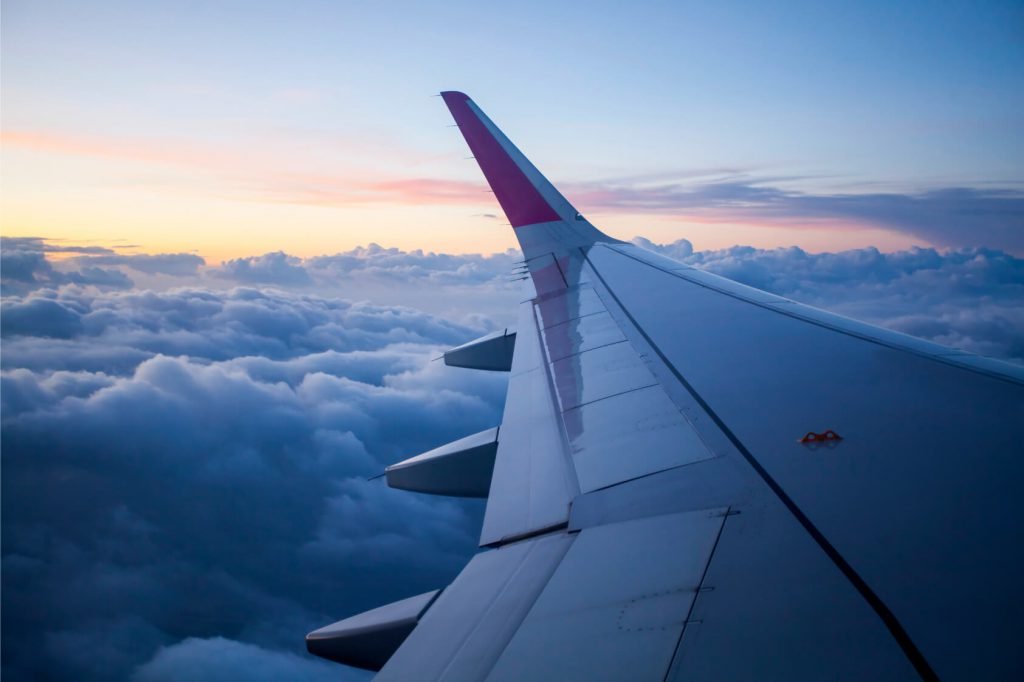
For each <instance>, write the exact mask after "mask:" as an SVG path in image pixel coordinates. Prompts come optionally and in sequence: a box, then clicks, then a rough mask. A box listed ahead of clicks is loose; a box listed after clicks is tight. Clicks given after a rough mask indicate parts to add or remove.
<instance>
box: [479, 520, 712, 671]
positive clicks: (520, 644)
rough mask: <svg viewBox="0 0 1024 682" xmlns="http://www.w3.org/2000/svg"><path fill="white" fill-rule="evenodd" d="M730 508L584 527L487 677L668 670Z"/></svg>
mask: <svg viewBox="0 0 1024 682" xmlns="http://www.w3.org/2000/svg"><path fill="white" fill-rule="evenodd" d="M724 515H725V510H724V509H718V510H707V511H702V512H690V513H684V514H671V515H666V516H659V517H652V518H645V519H637V520H633V521H626V522H623V523H617V524H610V525H605V526H601V527H597V528H588V529H585V530H583V532H581V533H580V534H579V537H578V538H577V539H576V541H575V543H574V544H573V546H572V547H571V548H570V549H569V552H568V553H567V554H566V556H565V558H564V559H562V562H561V564H560V565H559V567H558V569H557V570H556V571H555V573H554V575H552V577H551V580H550V581H549V583H548V585H547V586H546V587H545V588H544V591H543V592H542V593H541V595H540V596H539V597H538V598H537V601H536V603H535V604H534V605H533V608H531V609H530V613H529V614H528V615H527V616H526V619H525V620H524V621H523V623H522V625H520V627H519V629H518V630H517V631H516V634H515V636H514V637H513V638H512V640H511V641H510V642H509V644H508V646H507V647H506V648H505V651H504V653H503V654H502V655H501V657H500V658H499V659H498V662H497V663H496V664H495V666H494V669H493V670H492V671H491V673H490V674H489V675H488V676H487V679H488V680H495V681H498V680H540V679H547V680H624V679H635V680H656V679H662V678H663V677H664V675H665V674H666V672H667V671H668V668H669V665H670V663H671V661H672V656H673V653H674V652H675V649H676V644H677V643H678V641H679V636H680V634H681V633H682V631H683V627H684V624H685V621H686V617H687V614H688V613H689V610H690V607H691V604H692V603H693V598H694V596H695V595H696V594H697V590H698V589H699V588H700V584H701V579H702V577H703V575H704V570H705V568H706V566H707V562H708V560H709V558H710V556H711V553H712V551H713V549H714V546H715V542H716V540H717V538H718V533H719V530H720V529H721V526H722V520H723V518H724Z"/></svg>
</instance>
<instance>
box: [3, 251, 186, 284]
mask: <svg viewBox="0 0 1024 682" xmlns="http://www.w3.org/2000/svg"><path fill="white" fill-rule="evenodd" d="M52 253H61V254H69V253H70V254H79V255H76V256H74V257H72V258H67V259H66V260H63V261H60V262H59V263H53V262H51V261H50V260H49V259H48V258H47V255H48V254H52ZM205 264H206V261H205V260H204V259H203V258H201V257H200V256H197V255H195V254H190V253H158V254H122V253H117V252H115V251H114V250H113V249H110V248H107V247H104V246H74V245H65V244H62V243H60V242H53V241H48V240H45V239H43V238H41V237H0V282H2V287H3V293H4V294H5V295H6V294H25V293H28V292H30V291H33V290H36V289H41V288H48V287H59V286H62V285H65V284H77V285H79V286H83V287H96V288H99V289H130V288H132V287H133V286H134V284H135V283H134V282H133V281H132V280H131V279H130V278H129V277H128V275H126V274H125V273H124V272H123V271H122V270H121V268H127V269H130V270H134V271H135V272H139V273H143V274H147V275H167V276H170V277H195V276H196V275H197V274H198V272H199V268H200V267H201V266H203V265H205ZM76 268H77V269H76Z"/></svg>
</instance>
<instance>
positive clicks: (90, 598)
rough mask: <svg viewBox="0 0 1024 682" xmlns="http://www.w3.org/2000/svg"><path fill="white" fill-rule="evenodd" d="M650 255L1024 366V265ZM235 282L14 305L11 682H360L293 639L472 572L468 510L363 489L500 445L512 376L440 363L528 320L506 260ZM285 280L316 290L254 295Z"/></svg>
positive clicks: (36, 272)
mask: <svg viewBox="0 0 1024 682" xmlns="http://www.w3.org/2000/svg"><path fill="white" fill-rule="evenodd" d="M636 241H637V242H639V243H641V244H642V245H644V246H647V247H649V248H652V249H655V250H658V251H661V252H663V253H667V254H669V255H672V256H674V257H676V258H678V259H681V260H683V261H684V262H687V263H691V264H693V265H695V266H698V267H703V268H707V269H709V270H712V271H715V272H719V273H722V274H725V275H727V276H730V277H734V278H736V279H739V280H741V281H744V282H747V283H750V284H753V285H754V286H759V287H762V288H766V289H769V290H772V291H776V292H778V293H780V294H783V295H786V296H791V297H793V298H797V299H799V300H803V301H806V302H809V303H812V304H816V305H821V306H824V307H827V308H830V309H833V310H837V311H839V312H843V313H846V314H850V315H852V316H854V317H859V318H862V319H868V320H871V321H875V322H878V323H882V324H885V325H888V326H892V327H895V328H898V329H902V330H904V331H911V332H912V333H918V334H921V335H923V336H926V337H928V338H932V339H938V340H942V341H944V342H947V343H953V344H954V345H962V346H964V347H966V348H968V349H971V350H981V351H983V352H986V353H988V354H992V355H996V356H1000V357H1005V358H1010V359H1017V360H1018V361H1020V360H1021V359H1022V358H1024V343H1022V339H1024V319H1022V316H1021V312H1020V311H1019V307H1020V306H1019V301H1020V300H1021V299H1022V297H1024V290H1022V287H1024V269H1022V268H1024V261H1022V260H1021V259H1017V258H1014V257H1012V256H1009V255H1007V254H1005V253H1003V252H1000V251H995V250H986V249H961V250H955V251H939V250H934V249H914V250H909V251H903V252H897V253H891V254H885V253H880V252H878V251H876V250H873V249H860V250H855V251H846V252H842V253H835V254H810V253H807V252H805V251H802V250H801V249H796V248H793V249H773V250H762V249H753V248H750V247H733V248H731V249H723V250H720V251H705V252H701V251H694V250H693V247H692V245H691V244H689V242H686V241H685V240H681V241H679V242H675V243H673V244H667V245H656V244H652V243H650V242H648V241H646V240H643V239H640V238H638V239H637V240H636ZM22 253H41V254H42V255H43V257H42V259H41V260H40V259H36V260H34V261H32V264H31V265H30V266H28V267H27V268H26V269H22V270H20V271H15V274H19V273H21V274H23V273H26V272H27V273H29V274H30V275H31V276H32V277H33V278H36V277H39V278H41V279H42V278H43V275H40V273H45V272H47V268H48V267H52V264H50V263H49V261H48V260H47V259H46V255H47V252H46V251H45V250H37V251H34V252H33V251H30V250H29V249H27V248H26V249H23V250H22ZM97 255H104V254H97ZM106 255H109V254H106ZM272 255H273V254H272ZM239 260H240V261H245V262H246V263H248V265H246V266H241V267H235V266H232V267H227V268H211V269H209V270H215V271H216V272H205V271H204V270H203V269H200V270H199V271H198V272H197V274H196V275H195V276H191V278H190V276H183V277H180V278H176V281H181V282H184V283H187V284H188V286H178V287H175V288H171V289H168V290H164V291H151V290H150V291H146V290H139V289H135V288H130V289H119V288H98V287H95V286H84V285H81V284H76V283H73V282H69V281H66V282H63V283H61V284H52V285H50V286H35V287H34V288H29V289H24V290H19V291H15V292H11V290H5V296H4V299H3V305H2V310H0V329H2V332H3V354H2V357H0V360H2V366H3V369H2V372H0V399H2V406H0V419H2V430H3V445H4V454H3V457H4V460H3V477H2V478H0V486H2V491H0V504H2V515H0V519H2V523H3V528H2V532H3V559H2V561H3V565H2V580H3V593H4V608H3V611H2V617H3V629H2V636H3V647H4V661H3V674H4V678H5V679H11V680H20V679H42V678H61V679H63V678H71V679H81V680H92V679H135V680H139V681H142V682H146V681H149V680H162V679H222V678H224V677H225V676H226V677H244V678H247V679H252V678H256V679H260V676H261V675H265V676H268V677H272V678H274V679H311V680H317V679H321V678H326V677H327V676H328V675H330V676H331V677H332V678H334V679H348V678H351V679H366V677H367V676H366V675H363V674H361V673H359V672H357V671H350V670H346V669H343V668H339V667H337V666H333V665H330V664H326V663H322V662H320V661H317V660H316V659H313V658H311V657H309V656H308V655H307V654H306V653H305V652H304V648H303V641H302V636H303V635H304V634H305V633H306V632H308V631H309V630H311V629H313V628H316V627H319V626H322V625H325V624H327V623H329V622H331V621H333V620H336V619H338V618H341V617H343V616H346V615H348V614H351V613H354V612H357V611H360V610H363V609H367V608H372V607H374V606H377V605H380V604H381V603H385V602H387V601H390V600H393V599H400V598H403V597H406V596H410V595H412V594H416V593H419V592H423V591H426V590H429V589H433V588H436V587H439V586H443V585H445V584H447V582H448V581H449V580H450V579H451V578H452V577H453V576H454V575H455V574H456V573H457V571H458V570H459V569H460V568H461V567H462V565H464V563H465V561H466V560H467V558H468V557H469V556H470V555H471V554H472V553H473V552H474V551H475V550H476V542H477V539H478V533H479V526H480V521H481V515H482V504H481V503H480V502H479V501H459V500H450V499H444V498H436V497H430V496H422V495H415V494H412V493H406V492H401V491H393V490H390V489H388V488H387V487H386V486H384V485H383V484H382V482H381V481H379V480H374V481H368V480H366V479H367V478H368V477H371V476H373V475H375V474H378V473H380V471H381V470H382V469H383V467H384V466H385V465H387V464H389V463H391V462H394V461H397V460H399V459H401V458H404V457H408V456H411V455H413V454H416V453H418V452H422V451H424V450H427V449H429V448H432V447H434V446H437V445H439V444H441V443H444V442H447V441H449V440H452V439H455V438H458V437H460V436H463V435H466V434H469V433H473V432H475V431H478V430H481V429H484V428H488V427H490V426H493V425H495V424H497V423H498V421H499V420H500V416H501V409H502V404H503V400H504V392H505V385H506V384H505V381H506V380H505V377H503V376H501V375H496V374H491V373H481V372H472V371H469V370H459V369H455V368H449V367H445V366H444V365H443V363H440V362H435V361H433V358H436V357H437V355H438V353H439V351H440V350H441V349H442V348H445V347H447V346H452V345H456V344H459V343H462V342H464V341H466V340H469V339H471V338H474V337H475V336H477V335H480V334H483V333H485V332H487V331H490V330H491V329H494V328H496V327H498V326H500V325H499V324H498V321H497V319H496V316H497V311H498V310H499V309H504V308H507V309H508V312H509V313H510V314H513V313H514V308H515V302H516V300H518V298H519V296H518V294H517V292H516V290H515V289H514V288H512V287H513V286H514V285H509V284H508V283H507V282H505V277H506V274H507V272H508V271H509V270H510V269H511V266H512V263H513V261H514V260H516V256H515V255H514V254H512V253H506V254H496V255H492V256H481V255H449V254H436V253H425V252H420V251H413V252H405V251H400V250H397V249H388V248H384V247H380V246H377V245H370V246H368V247H365V248H360V249H354V250H352V251H349V252H345V253H341V254H334V255H330V256H323V257H319V258H309V259H298V258H293V257H291V256H287V255H284V254H280V255H279V256H275V257H274V258H267V257H266V256H261V257H254V258H251V259H239ZM282 264H283V265H284V266H287V268H294V269H299V270H301V271H302V272H304V273H305V275H306V278H292V279H289V278H288V277H287V276H286V277H284V278H283V279H278V280H276V281H274V282H273V286H274V287H275V288H257V286H254V285H253V283H252V282H251V281H248V282H242V281H240V280H242V279H244V278H245V277H252V276H253V272H255V271H259V272H262V273H263V274H266V273H274V272H279V270H275V269H280V268H281V267H282ZM76 267H80V266H76ZM287 268H285V269H284V271H286V272H287ZM238 273H241V274H238ZM6 274H9V273H5V275H6ZM19 276H20V275H19ZM307 278H308V279H307ZM309 282H312V284H309ZM213 284H217V285H219V286H220V287H221V288H212V285H213ZM264 284H266V282H263V283H261V284H260V286H263V285H264ZM332 287H336V288H337V289H340V290H343V291H345V292H347V294H348V295H347V296H346V298H341V297H337V296H332V295H330V294H328V293H325V292H326V291H331V290H334V289H332ZM376 291H389V292H390V295H391V296H392V297H393V298H395V299H403V300H415V299H416V297H417V296H423V297H424V300H427V299H430V300H433V299H436V298H438V297H441V298H445V299H447V300H446V301H445V305H446V306H448V307H450V308H451V309H453V310H458V311H459V315H458V316H453V317H442V316H440V315H437V314H433V313H430V312H425V311H424V310H421V309H418V308H414V307H411V306H410V305H397V304H385V303H381V302H379V301H378V302H376V303H370V302H367V301H366V300H365V299H367V298H373V299H377V298H378V297H377V296H376V295H375V293H373V292H376ZM368 292H369V293H368ZM439 292H440V293H439ZM480 292H484V293H482V294H481V293H480ZM359 299H364V300H359ZM346 676H349V677H348V678H346Z"/></svg>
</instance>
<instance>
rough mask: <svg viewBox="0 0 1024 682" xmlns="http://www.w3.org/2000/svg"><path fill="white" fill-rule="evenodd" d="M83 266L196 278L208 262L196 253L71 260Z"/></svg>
mask: <svg viewBox="0 0 1024 682" xmlns="http://www.w3.org/2000/svg"><path fill="white" fill-rule="evenodd" d="M70 262H71V263H74V264H81V265H120V266H124V267H127V268H131V269H132V270H136V271H138V272H143V273H146V274H148V275H171V276H173V277H186V276H194V275H196V274H197V272H198V271H199V268H200V267H202V266H203V265H205V264H206V260H205V259H204V258H203V257H201V256H197V255H195V254H194V253H154V254H148V253H140V254H120V253H119V254H107V255H99V256H89V257H81V258H73V259H70Z"/></svg>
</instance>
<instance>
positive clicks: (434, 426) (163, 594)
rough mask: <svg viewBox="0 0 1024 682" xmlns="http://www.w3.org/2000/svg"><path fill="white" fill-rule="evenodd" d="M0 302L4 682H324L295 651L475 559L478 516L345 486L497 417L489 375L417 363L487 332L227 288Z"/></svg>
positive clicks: (421, 316)
mask: <svg viewBox="0 0 1024 682" xmlns="http://www.w3.org/2000/svg"><path fill="white" fill-rule="evenodd" d="M4 304H5V308H4V319H3V323H2V324H3V330H4V333H5V335H6V337H5V339H4V357H3V360H4V362H5V370H4V372H3V374H2V377H0V380H2V386H0V396H2V398H3V408H2V414H3V439H4V476H3V479H2V485H3V494H2V504H3V524H4V527H3V536H4V556H3V581H4V594H5V604H4V611H3V617H4V628H3V636H4V647H5V649H4V676H5V679H6V678H10V679H15V680H16V679H30V678H37V677H48V676H49V677H71V678H75V679H85V680H88V679H111V678H114V679H126V678H128V677H130V676H132V675H133V674H134V675H136V677H137V679H164V677H167V676H170V677H175V678H176V679H183V678H185V679H195V678H196V675H198V674H199V673H198V672H197V671H199V670H206V671H208V673H207V674H208V675H210V676H213V677H217V676H218V675H219V674H220V672H222V671H223V670H224V668H223V667H218V664H217V661H216V660H215V659H216V658H217V656H216V653H215V652H216V651H220V652H221V653H222V654H223V656H224V658H225V659H226V660H231V661H232V662H233V664H234V663H237V668H236V670H237V671H242V672H241V674H242V675H243V676H247V673H245V672H244V671H247V670H250V669H253V670H255V669H257V668H259V667H260V666H261V665H265V666H266V668H267V669H268V670H273V671H276V672H277V673H280V674H277V675H276V676H277V677H278V678H285V679H300V678H301V677H302V676H303V675H305V676H307V677H309V678H311V679H314V678H315V679H318V677H317V676H318V675H322V674H325V673H324V670H326V669H330V670H332V671H333V675H335V676H339V675H344V674H345V672H344V671H342V670H341V669H338V668H336V667H335V666H329V667H328V668H324V667H323V666H321V665H320V664H319V663H317V662H314V661H312V660H311V659H310V658H309V657H308V656H307V655H306V654H305V653H304V649H303V642H302V636H303V635H304V633H305V632H307V631H309V630H311V629H313V628H315V627H318V626H321V625H324V624H326V623H328V622H331V621H332V620H335V619H337V618H340V617H342V616H344V615H347V614H349V613H352V612H354V611H358V610H362V609H365V608H370V607H373V606H375V605H378V604H379V603H382V602H386V601H388V600H391V599H398V598H402V597H405V596H409V595H410V594H414V593H416V592H419V591H425V590H428V589H433V588H435V587H438V586H441V585H444V584H445V583H446V582H447V581H449V580H450V579H451V578H452V577H453V576H454V574H455V573H456V572H457V571H458V570H459V568H460V567H461V565H462V564H463V563H464V562H465V560H466V558H467V557H468V556H469V555H470V554H471V553H472V552H473V551H474V549H475V546H476V534H477V532H478V527H479V519H480V513H481V511H482V509H481V505H480V504H479V503H475V502H460V501H452V500H446V499H441V498H429V497H423V496H417V495H412V494H408V493H398V492H396V491H391V490H389V489H387V488H386V487H385V486H384V485H383V484H382V482H381V481H373V482H367V481H366V480H365V479H366V477H368V476H372V475H375V474H377V473H379V472H380V471H381V470H382V469H383V467H384V466H385V465H386V464H388V463H391V462H394V461H396V460H398V459H400V458H403V457H407V456H411V455H412V454H416V453H417V452H420V451H423V450H426V449H429V448H431V447H434V446H436V445H438V444H440V443H443V442H446V441H448V440H452V439H454V438H457V437H460V436H462V435H466V434H468V433H472V432H474V431H477V430H480V429H483V428H487V427H489V426H492V425H494V424H496V423H497V422H498V421H499V419H500V411H501V403H502V401H503V399H504V378H503V377H501V376H497V375H490V374H479V373H473V372H468V371H464V370H462V371H460V370H450V371H448V372H444V371H443V368H442V367H441V366H440V365H439V364H438V363H434V362H432V361H431V359H432V358H433V357H436V355H437V353H438V351H439V350H440V349H441V348H443V347H445V346H449V345H452V344H456V343H460V342H462V341H465V340H467V339H470V338H473V337H474V336H476V335H478V334H481V333H483V332H484V331H486V328H482V327H481V328H474V327H469V326H466V325H460V324H453V323H451V322H447V321H445V320H442V319H439V318H436V317H433V316H431V315H428V314H425V313H422V312H419V311H416V310H412V309H408V308H402V307H395V306H374V305H370V304H360V303H349V302H347V301H341V300H337V299H328V298H323V297H317V296H309V295H301V294H293V293H288V292H284V291H260V290H255V289H248V288H234V289H231V290H228V291H219V292H218V291H210V290H204V289H196V288H192V289H180V290H172V291H168V292H141V291H130V292H119V291H107V292H100V291H96V290H91V291H86V290H84V289H82V288H80V287H76V286H72V285H67V286H64V287H61V288H60V289H58V290H46V291H40V292H35V293H32V294H28V295H26V296H21V297H19V296H9V297H7V298H6V299H5V301H4ZM12 344H13V349H12ZM111 349H113V350H111ZM101 368H102V369H101ZM442 374H443V375H444V376H443V377H442ZM40 491H46V492H45V494H40ZM190 638H191V639H190ZM39 642H45V646H42V647H41V646H40V644H39ZM91 651H92V652H95V655H94V656H92V657H90V655H89V653H90V652H91ZM211 652H214V653H211ZM236 659H237V660H236ZM253 666H256V667H255V668H254V667H253ZM218 671H220V672H218ZM237 674H238V673H236V676H237ZM162 676H163V677H162ZM360 679H362V678H360Z"/></svg>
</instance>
